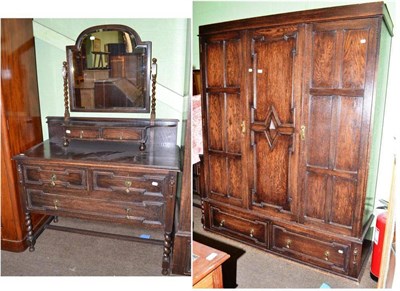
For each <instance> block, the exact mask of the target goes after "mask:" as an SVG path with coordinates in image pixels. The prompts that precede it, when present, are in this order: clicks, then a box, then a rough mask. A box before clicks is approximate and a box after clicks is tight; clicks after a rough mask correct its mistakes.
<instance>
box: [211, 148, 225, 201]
mask: <svg viewBox="0 0 400 291" xmlns="http://www.w3.org/2000/svg"><path fill="white" fill-rule="evenodd" d="M209 165H210V175H209V177H210V181H209V188H210V191H211V192H212V193H217V194H221V195H226V194H227V192H228V177H227V168H226V166H227V165H226V158H225V157H223V156H219V155H214V154H210V156H209Z"/></svg>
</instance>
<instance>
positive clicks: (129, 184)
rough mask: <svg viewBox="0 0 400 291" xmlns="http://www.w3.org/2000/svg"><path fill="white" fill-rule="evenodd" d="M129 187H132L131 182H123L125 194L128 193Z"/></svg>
mask: <svg viewBox="0 0 400 291" xmlns="http://www.w3.org/2000/svg"><path fill="white" fill-rule="evenodd" d="M131 186H132V182H131V181H125V187H126V189H125V192H126V193H129V192H130V190H129V187H131Z"/></svg>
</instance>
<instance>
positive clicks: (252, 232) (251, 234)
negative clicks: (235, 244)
mask: <svg viewBox="0 0 400 291" xmlns="http://www.w3.org/2000/svg"><path fill="white" fill-rule="evenodd" d="M250 237H254V229H250Z"/></svg>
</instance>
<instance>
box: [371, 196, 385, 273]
mask: <svg viewBox="0 0 400 291" xmlns="http://www.w3.org/2000/svg"><path fill="white" fill-rule="evenodd" d="M380 202H383V203H384V204H385V205H384V206H380V207H378V209H379V208H380V209H387V201H384V200H383V201H382V200H380ZM386 218H387V211H385V212H383V213H381V214H379V215H378V216H377V218H376V226H375V232H374V238H373V246H372V259H371V278H372V279H374V280H376V281H377V280H378V278H379V270H380V268H381V258H382V248H383V239H384V237H385V228H386Z"/></svg>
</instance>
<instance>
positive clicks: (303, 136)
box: [300, 125, 306, 140]
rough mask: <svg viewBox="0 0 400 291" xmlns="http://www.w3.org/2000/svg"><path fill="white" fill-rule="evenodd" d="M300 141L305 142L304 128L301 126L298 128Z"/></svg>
mask: <svg viewBox="0 0 400 291" xmlns="http://www.w3.org/2000/svg"><path fill="white" fill-rule="evenodd" d="M300 139H301V140H305V139H306V126H305V125H302V126H301V127H300Z"/></svg>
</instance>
